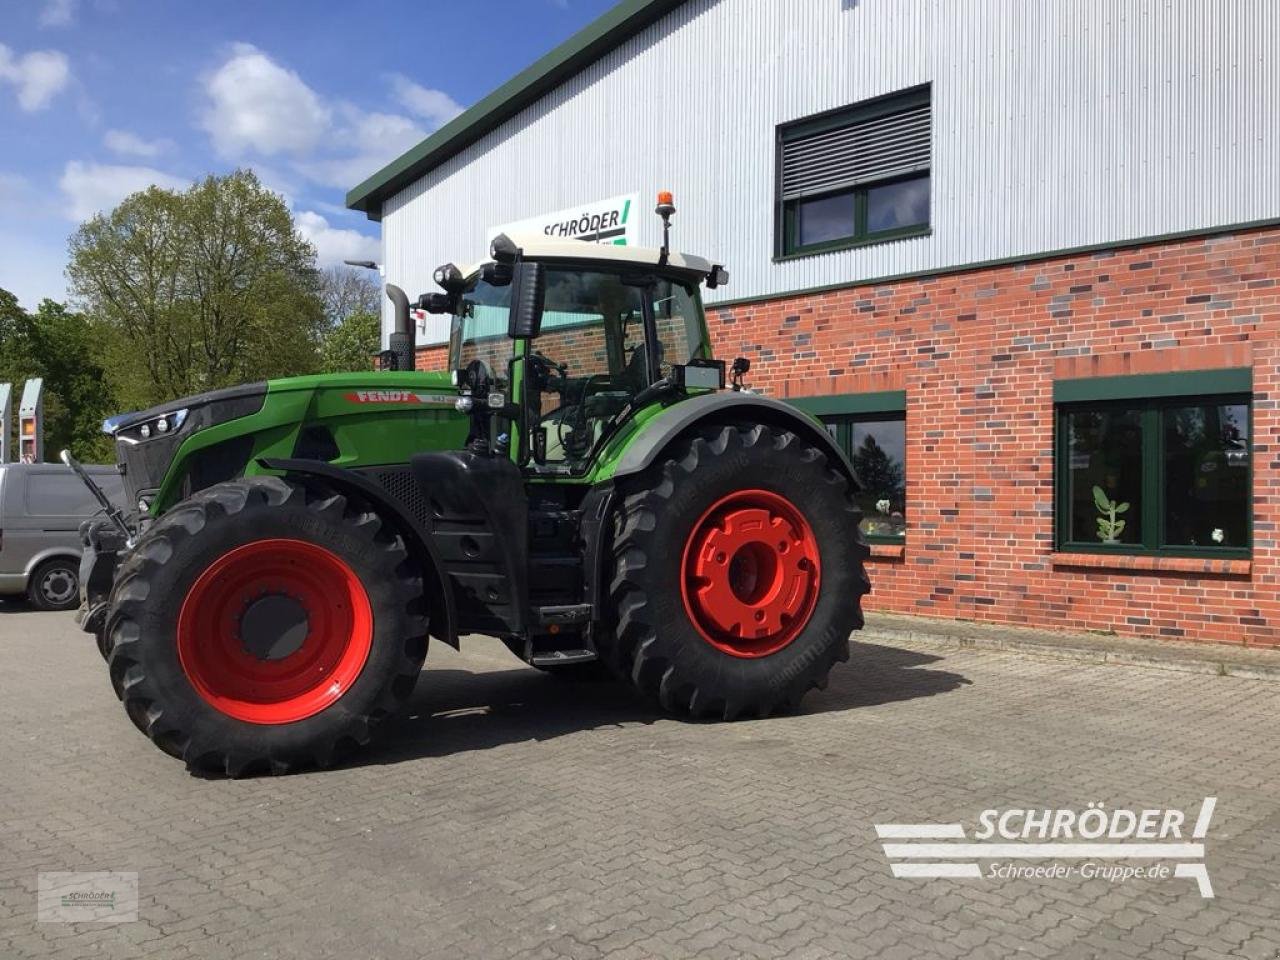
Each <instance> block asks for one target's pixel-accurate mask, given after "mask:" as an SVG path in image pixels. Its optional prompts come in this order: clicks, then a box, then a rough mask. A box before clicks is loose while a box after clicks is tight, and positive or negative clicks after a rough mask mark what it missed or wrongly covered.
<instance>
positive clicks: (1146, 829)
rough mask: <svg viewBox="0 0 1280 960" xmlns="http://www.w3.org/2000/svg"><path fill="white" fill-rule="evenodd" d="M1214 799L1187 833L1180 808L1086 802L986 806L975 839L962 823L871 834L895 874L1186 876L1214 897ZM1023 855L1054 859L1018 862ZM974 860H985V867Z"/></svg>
mask: <svg viewBox="0 0 1280 960" xmlns="http://www.w3.org/2000/svg"><path fill="white" fill-rule="evenodd" d="M1216 803H1217V798H1216V797H1205V798H1204V802H1203V803H1202V804H1201V805H1200V811H1199V813H1198V814H1197V816H1196V817H1195V820H1194V823H1193V825H1192V826H1191V828H1190V831H1189V832H1188V830H1187V825H1188V824H1189V823H1192V821H1191V819H1190V818H1189V817H1188V816H1187V814H1186V813H1185V812H1184V811H1182V810H1177V809H1168V808H1145V809H1126V808H1116V809H1113V810H1109V809H1107V807H1106V805H1105V804H1103V803H1090V804H1089V805H1088V806H1087V807H1086V808H1085V809H1083V810H1074V809H1070V808H1061V809H1043V810H1027V809H1021V808H1016V807H1013V808H1009V809H1003V810H1000V809H995V810H983V811H982V812H981V813H980V814H979V815H978V829H977V830H976V831H975V832H974V835H973V836H974V839H973V840H969V839H968V838H967V836H966V834H965V830H964V826H963V825H962V824H959V823H880V824H876V836H877V837H879V839H880V840H881V842H882V843H883V845H884V853H885V856H886V857H887V858H888V859H889V866H890V869H891V870H892V871H893V875H894V876H895V877H935V878H936V877H950V878H978V879H981V878H986V879H992V880H1017V879H1021V880H1062V879H1071V878H1079V879H1082V880H1095V879H1100V880H1107V881H1110V882H1112V883H1124V882H1126V881H1129V880H1165V879H1168V878H1169V877H1186V878H1189V879H1193V880H1195V881H1196V885H1197V887H1198V888H1199V890H1200V896H1202V897H1212V896H1213V885H1212V884H1211V883H1210V882H1209V871H1208V869H1207V868H1206V866H1205V863H1204V843H1203V842H1202V841H1203V840H1204V837H1205V834H1206V833H1208V830H1209V821H1210V819H1211V818H1212V817H1213V808H1214V806H1215V805H1216ZM1025 860H1046V861H1051V862H1049V863H1041V864H1025V863H1020V862H1019V861H1025ZM979 861H986V862H987V864H986V869H985V870H984V869H983V866H982V864H981V863H979ZM1063 861H1081V862H1063ZM1114 861H1140V862H1139V863H1117V862H1114Z"/></svg>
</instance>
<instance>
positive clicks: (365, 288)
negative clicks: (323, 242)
mask: <svg viewBox="0 0 1280 960" xmlns="http://www.w3.org/2000/svg"><path fill="white" fill-rule="evenodd" d="M320 301H321V303H323V304H324V316H325V320H327V321H328V323H329V326H330V327H336V326H338V324H340V323H342V321H343V320H346V319H347V318H348V317H350V316H351V315H352V314H356V313H363V314H369V313H377V312H378V307H379V306H381V303H382V284H380V283H379V282H378V281H377V279H376V274H373V273H371V272H370V271H368V270H363V269H360V270H356V269H353V268H351V267H345V266H333V267H326V268H325V269H324V270H321V271H320Z"/></svg>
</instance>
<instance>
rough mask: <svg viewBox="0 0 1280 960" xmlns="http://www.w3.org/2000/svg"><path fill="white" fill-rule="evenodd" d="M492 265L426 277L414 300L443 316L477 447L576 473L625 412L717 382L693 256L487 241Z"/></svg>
mask: <svg viewBox="0 0 1280 960" xmlns="http://www.w3.org/2000/svg"><path fill="white" fill-rule="evenodd" d="M491 252H492V255H493V259H492V260H491V261H489V262H487V263H485V264H482V265H481V266H479V267H476V268H474V269H472V270H471V271H469V272H468V273H467V274H465V275H464V274H463V273H462V271H460V270H458V269H457V268H456V267H454V266H453V265H452V264H448V265H445V266H443V267H441V268H440V269H439V270H438V271H436V276H437V280H438V282H439V283H440V285H441V286H442V287H443V288H444V291H445V292H444V294H431V295H427V296H424V297H422V298H420V299H419V305H420V306H421V307H424V308H426V309H430V310H434V311H436V312H446V311H447V312H448V313H449V314H450V315H451V317H452V322H451V330H450V339H449V366H450V369H452V370H453V371H454V379H455V383H456V385H457V386H458V387H459V389H460V391H461V393H462V398H461V399H460V401H459V402H460V409H464V410H466V411H467V412H470V413H472V415H473V420H474V428H473V431H472V437H471V442H472V444H473V449H479V447H480V445H486V446H487V447H488V448H489V449H490V450H491V451H492V452H494V453H497V454H499V455H506V456H510V458H511V459H513V460H514V461H515V462H516V463H517V464H518V465H519V466H521V467H522V468H524V469H525V470H526V471H527V472H529V473H532V474H540V475H545V476H569V477H574V476H582V475H584V474H585V473H587V472H588V470H589V469H590V467H591V465H592V463H593V462H594V459H595V457H596V455H597V454H598V452H599V451H600V450H601V449H602V448H603V447H604V446H605V445H606V444H607V443H608V441H609V440H610V439H611V438H613V436H614V435H615V434H616V433H617V432H618V430H619V428H620V427H621V426H622V425H623V424H624V423H625V422H626V421H627V419H628V418H629V415H630V414H631V413H633V412H635V411H636V410H638V409H641V408H643V407H645V406H646V405H647V404H648V403H649V402H650V401H658V400H662V399H664V398H667V397H675V396H676V395H678V394H680V393H682V392H684V391H688V390H691V389H702V388H712V389H714V388H719V387H723V386H724V364H723V362H722V361H716V360H712V359H711V351H710V343H709V338H708V335H707V326H706V318H705V314H704V312H703V307H702V299H701V296H700V293H699V289H700V286H701V284H702V283H704V282H709V283H712V284H716V283H719V282H723V281H724V279H725V276H726V275H725V272H724V269H723V268H722V267H717V266H714V265H713V264H711V263H710V262H708V261H706V260H703V259H702V258H700V257H693V256H687V255H681V254H671V253H668V252H667V251H665V250H653V249H638V248H624V247H618V246H611V245H598V244H591V243H583V242H581V241H573V240H569V241H564V240H549V239H547V238H545V237H537V236H534V237H507V236H505V235H501V236H499V237H498V238H496V239H495V241H494V243H493V247H492V251H491Z"/></svg>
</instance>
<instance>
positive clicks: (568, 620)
mask: <svg viewBox="0 0 1280 960" xmlns="http://www.w3.org/2000/svg"><path fill="white" fill-rule="evenodd" d="M534 612H535V613H536V614H537V615H538V623H540V624H541V625H542V626H544V627H550V626H556V627H572V626H578V625H580V624H584V623H590V622H591V604H589V603H568V604H563V605H559V606H548V607H537V608H535V610H534Z"/></svg>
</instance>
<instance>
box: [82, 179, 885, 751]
mask: <svg viewBox="0 0 1280 960" xmlns="http://www.w3.org/2000/svg"><path fill="white" fill-rule="evenodd" d="M658 212H659V213H660V214H662V215H663V220H664V224H665V223H666V222H667V220H668V218H669V216H670V214H671V213H672V212H674V211H673V208H672V207H671V206H670V204H669V202H668V203H666V204H662V205H660V206H659V211H658ZM664 234H665V230H664ZM726 279H727V274H726V272H725V271H724V268H723V267H720V266H716V265H713V264H711V263H709V262H708V261H706V260H703V259H701V258H698V257H693V256H688V255H681V254H677V253H673V252H669V250H668V246H667V244H666V242H665V240H664V245H663V247H662V248H661V249H641V248H632V247H622V246H613V245H604V244H593V243H583V242H581V241H575V240H555V239H549V238H547V237H539V236H535V237H528V238H524V237H519V238H514V239H513V238H510V237H507V236H505V235H504V236H499V237H498V238H497V239H496V240H495V241H494V242H493V245H492V249H491V259H490V260H489V261H488V262H485V263H483V264H480V265H478V266H477V267H475V268H473V269H466V270H462V269H459V268H457V267H455V266H453V265H452V264H448V265H446V266H443V267H441V268H440V269H438V270H437V271H436V273H435V280H436V282H437V283H438V284H439V286H440V291H439V292H435V293H431V294H424V295H423V296H422V297H420V298H419V299H418V301H417V303H416V308H417V309H418V310H422V311H428V312H432V313H438V314H447V315H449V316H451V318H452V327H451V337H450V342H449V366H450V368H451V371H452V372H451V373H439V372H416V371H414V369H413V366H414V364H413V360H414V355H413V337H412V332H411V331H412V316H411V310H410V304H409V300H408V298H407V297H406V296H405V295H404V293H403V292H402V291H400V290H399V289H398V288H396V287H393V286H390V285H388V288H387V292H388V296H389V297H390V298H391V300H392V301H393V303H394V304H395V317H396V329H395V332H394V333H393V334H392V337H391V350H389V351H388V352H387V354H384V366H386V367H390V368H391V369H390V370H385V369H384V370H382V371H369V372H366V373H350V374H335V375H326V376H312V377H298V378H293V379H285V380H274V381H271V382H269V383H258V384H252V385H248V386H242V387H237V388H233V389H229V390H219V391H215V392H212V393H207V394H202V395H199V396H193V397H188V398H186V399H183V400H177V401H174V402H172V403H168V404H165V405H163V406H160V407H156V408H154V409H151V410H146V411H143V412H140V413H132V414H126V415H123V416H120V417H115V418H113V419H112V420H109V421H108V422H107V423H106V424H105V425H104V428H105V429H107V430H108V432H110V433H111V434H113V435H114V437H115V440H116V443H117V449H118V452H119V459H120V462H121V466H120V469H121V470H122V472H123V474H124V480H125V484H126V487H127V489H128V491H129V493H130V497H131V502H133V503H135V504H136V511H135V512H132V513H130V514H127V515H125V514H121V513H118V512H110V511H109V515H108V516H107V517H106V518H103V519H99V520H96V521H93V522H91V523H89V524H87V525H86V526H85V529H84V530H83V535H84V540H85V553H84V559H83V563H82V571H81V580H82V593H83V595H82V601H83V603H82V606H81V611H80V614H79V618H80V622H81V625H82V626H83V628H84V629H85V630H86V631H87V632H90V633H92V634H94V635H96V637H97V639H98V644H99V648H100V650H101V651H102V654H103V656H104V657H105V658H106V660H107V662H108V664H109V670H110V676H111V682H112V685H113V686H114V688H115V691H116V694H117V695H118V696H119V698H120V699H121V701H122V702H123V703H124V707H125V711H126V712H127V714H128V715H129V717H130V719H132V720H133V722H134V724H135V725H136V726H137V727H138V728H139V729H140V730H142V731H143V732H144V733H145V734H146V735H147V736H148V737H150V738H151V739H152V740H153V741H154V742H155V743H156V745H157V746H159V747H160V748H161V749H162V750H164V751H166V752H167V753H170V754H172V755H173V756H175V757H179V758H181V759H182V760H184V761H185V762H186V763H187V765H188V766H189V767H190V768H192V769H193V770H204V771H214V772H221V773H226V774H229V775H245V774H251V773H259V772H277V773H278V772H285V771H288V770H292V769H295V768H298V767H305V766H327V765H330V764H332V763H335V762H338V761H339V760H341V759H342V758H343V757H345V756H347V755H348V754H350V753H351V752H352V751H354V750H356V749H358V748H360V747H361V746H363V745H364V744H366V743H368V742H369V740H370V739H371V738H372V737H373V736H375V735H376V733H377V732H378V730H379V728H381V727H383V726H384V725H385V722H386V721H387V719H388V718H389V717H391V716H392V715H393V714H394V713H396V711H397V710H398V709H399V708H400V707H401V705H402V704H404V702H405V701H406V700H407V699H408V697H409V696H410V694H411V692H412V691H413V688H414V685H415V683H416V682H417V680H418V676H419V673H420V672H421V669H422V665H423V659H424V657H425V655H426V652H427V638H428V635H430V636H433V637H435V638H436V639H438V640H439V641H441V642H443V643H447V644H449V645H451V646H454V647H457V646H458V644H459V638H460V637H462V636H465V635H468V634H487V635H490V636H493V637H498V638H500V639H501V640H502V641H503V642H504V643H505V644H506V645H507V646H508V647H509V648H510V649H511V650H512V652H514V653H515V655H516V656H518V657H519V658H520V659H521V660H523V661H525V662H526V663H528V664H531V665H532V666H534V667H536V668H538V669H540V670H544V671H547V672H548V673H551V674H553V675H559V676H567V677H574V678H579V677H586V676H591V675H594V674H607V675H608V676H610V677H614V678H617V679H619V680H623V681H626V682H629V683H631V684H633V685H634V686H635V687H636V688H638V689H639V690H640V691H642V692H643V693H644V694H647V695H648V696H650V697H652V698H654V699H655V700H656V701H657V702H658V703H659V704H660V705H661V706H662V707H663V708H664V709H666V710H668V711H670V712H672V713H674V714H678V715H683V716H689V717H705V718H722V719H726V720H728V719H732V718H734V717H739V716H757V717H764V716H767V715H769V714H771V713H773V712H775V711H778V710H784V709H791V708H794V707H795V706H796V705H797V704H798V702H799V701H800V699H801V697H803V696H804V694H805V693H806V692H807V691H808V690H809V689H811V688H813V687H822V686H825V684H826V680H827V675H828V672H829V671H830V669H831V667H832V666H833V664H834V663H835V662H836V661H838V660H846V659H847V658H848V654H849V635H850V633H851V631H853V630H855V629H858V628H859V627H861V625H862V613H861V606H860V605H861V599H862V596H863V595H864V594H865V593H866V592H867V590H868V589H869V586H868V583H867V579H866V575H865V572H864V565H863V562H864V560H865V558H866V555H867V548H866V546H865V545H864V543H863V542H862V539H861V537H860V535H859V531H858V523H859V519H860V514H859V511H858V509H857V506H856V504H855V500H854V495H855V493H856V492H857V489H858V488H857V481H856V479H855V478H854V475H853V471H852V469H851V468H850V465H849V463H848V462H847V460H846V459H845V457H844V456H843V454H842V453H841V451H840V450H839V448H838V447H837V446H836V445H835V444H834V443H833V442H832V440H831V438H830V436H829V435H828V434H827V432H826V431H825V430H824V429H823V427H822V425H821V424H819V423H817V422H816V421H814V420H812V419H810V418H808V417H806V416H804V415H802V414H800V413H798V412H797V411H795V410H794V409H793V408H791V407H789V406H787V405H786V404H784V403H781V402H779V401H777V400H773V399H769V398H767V397H764V396H759V395H756V394H754V393H752V392H751V391H749V390H746V389H743V388H742V375H743V374H744V373H745V372H746V370H747V367H748V364H747V363H746V362H745V361H736V362H735V363H734V365H733V371H732V375H731V378H730V379H731V383H730V384H729V385H728V386H727V385H726V369H725V364H724V362H723V361H720V360H714V359H712V357H711V350H710V341H709V338H708V334H707V326H706V319H705V315H704V312H703V307H702V301H701V294H700V288H701V286H702V285H703V284H706V285H707V286H708V287H715V286H717V285H719V284H721V283H723V282H725V280H726ZM64 458H65V459H66V460H67V461H68V462H69V463H71V464H72V465H73V466H74V465H75V462H74V459H73V458H71V457H70V456H69V455H68V454H64ZM84 479H85V480H86V482H88V483H90V485H92V482H91V481H89V480H88V478H87V477H85V478H84Z"/></svg>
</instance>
